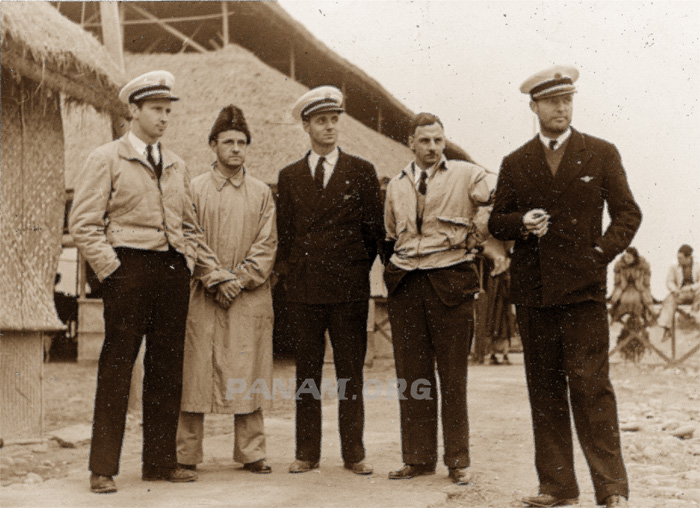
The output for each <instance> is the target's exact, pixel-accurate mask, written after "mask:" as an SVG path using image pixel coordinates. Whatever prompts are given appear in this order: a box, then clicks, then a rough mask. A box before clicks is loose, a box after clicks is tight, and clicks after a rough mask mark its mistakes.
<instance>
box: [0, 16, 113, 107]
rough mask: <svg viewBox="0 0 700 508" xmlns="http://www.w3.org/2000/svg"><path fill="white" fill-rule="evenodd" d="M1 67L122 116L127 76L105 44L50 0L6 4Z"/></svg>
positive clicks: (70, 98)
mask: <svg viewBox="0 0 700 508" xmlns="http://www.w3.org/2000/svg"><path fill="white" fill-rule="evenodd" d="M1 10H2V66H3V67H5V68H6V69H7V70H9V72H10V73H12V74H13V75H14V76H15V78H16V79H20V78H21V77H26V78H29V79H31V80H33V81H35V82H37V83H40V84H41V86H44V87H46V88H48V89H49V90H52V91H55V92H61V93H63V94H65V96H66V98H67V99H68V100H69V101H77V102H81V103H86V104H90V105H92V106H93V107H95V109H97V110H99V111H103V112H110V113H116V114H124V113H125V111H126V109H125V107H124V105H123V104H121V103H120V102H119V101H118V100H117V92H118V90H119V88H120V86H121V85H123V83H124V76H123V75H122V73H121V71H120V70H119V68H118V67H117V66H116V65H115V64H114V63H113V61H112V59H111V58H110V57H109V55H108V53H107V51H106V50H105V48H104V47H103V46H102V45H101V44H100V43H99V42H98V41H97V40H96V39H95V38H94V37H93V36H92V35H91V34H89V33H87V32H85V31H84V30H83V29H82V28H80V27H79V26H78V25H76V24H75V23H73V22H72V21H70V20H69V19H68V18H65V17H64V16H62V15H61V14H60V13H59V12H58V11H57V10H56V9H55V8H54V7H52V6H51V4H49V3H46V2H2V7H1Z"/></svg>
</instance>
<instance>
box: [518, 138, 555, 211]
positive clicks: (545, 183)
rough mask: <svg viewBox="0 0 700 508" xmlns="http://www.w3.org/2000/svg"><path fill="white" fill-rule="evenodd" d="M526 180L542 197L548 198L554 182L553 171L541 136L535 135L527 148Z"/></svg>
mask: <svg viewBox="0 0 700 508" xmlns="http://www.w3.org/2000/svg"><path fill="white" fill-rule="evenodd" d="M524 170H525V182H526V183H527V184H529V185H531V186H532V187H533V188H534V189H535V190H536V191H537V192H538V193H539V194H540V196H541V197H542V198H547V196H548V195H549V192H550V189H551V187H552V183H553V177H552V172H551V171H550V169H549V166H548V165H547V159H546V158H545V156H544V148H542V142H541V141H540V138H539V136H535V137H534V138H533V139H532V140H531V141H530V142H529V143H528V144H527V145H526V150H525V164H524Z"/></svg>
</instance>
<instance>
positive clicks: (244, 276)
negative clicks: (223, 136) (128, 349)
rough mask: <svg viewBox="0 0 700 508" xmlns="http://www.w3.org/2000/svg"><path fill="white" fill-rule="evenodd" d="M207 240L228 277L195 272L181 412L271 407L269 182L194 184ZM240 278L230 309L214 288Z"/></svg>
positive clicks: (272, 223)
mask: <svg viewBox="0 0 700 508" xmlns="http://www.w3.org/2000/svg"><path fill="white" fill-rule="evenodd" d="M192 188H193V194H194V203H195V207H196V210H197V216H198V219H199V223H200V225H201V226H202V228H203V229H204V233H205V240H206V243H207V244H208V245H209V247H210V248H211V249H212V250H213V251H214V253H215V254H216V255H217V258H218V260H219V263H220V265H221V266H222V267H224V268H226V269H228V274H229V276H226V277H221V272H222V271H221V270H219V271H217V272H215V273H214V274H212V275H204V274H202V275H200V274H199V273H198V272H196V271H195V277H194V278H193V281H192V288H191V296H190V309H189V315H188V318H187V336H186V339H185V359H184V369H183V387H182V411H189V412H196V413H239V414H245V413H251V412H253V411H255V410H256V409H258V408H266V407H269V403H270V396H269V395H268V392H270V391H271V390H272V324H273V313H272V297H271V291H270V280H269V278H270V273H271V271H272V266H273V264H274V261H275V254H276V250H277V226H276V217H275V205H274V201H273V198H272V193H271V191H270V189H269V187H268V186H267V185H266V184H264V183H263V182H261V181H259V180H256V179H255V178H253V177H251V176H250V175H247V174H246V173H245V170H241V171H239V173H237V174H236V175H235V176H233V177H231V178H230V179H226V178H224V177H223V176H222V175H221V174H220V173H219V172H218V171H216V170H215V169H214V168H212V170H211V171H209V172H208V173H205V174H203V175H200V176H199V177H197V178H195V179H194V180H193V181H192ZM227 279H235V280H237V281H238V282H239V283H240V285H241V286H242V287H243V288H244V289H243V290H242V291H241V292H240V294H239V295H238V296H236V298H235V299H234V300H233V303H232V304H231V306H230V307H229V308H228V309H222V308H221V307H219V306H218V305H217V303H216V301H215V299H214V296H215V295H216V292H215V289H216V288H215V285H216V284H218V283H220V282H222V281H223V280H227Z"/></svg>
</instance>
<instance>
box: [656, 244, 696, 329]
mask: <svg viewBox="0 0 700 508" xmlns="http://www.w3.org/2000/svg"><path fill="white" fill-rule="evenodd" d="M666 287H667V288H668V290H669V291H670V293H669V294H668V296H667V297H666V298H665V299H664V302H663V305H662V307H661V313H660V314H659V320H658V323H659V326H662V327H663V328H665V329H666V331H668V330H669V329H670V328H671V324H672V323H673V315H674V314H675V312H676V307H677V306H678V305H679V304H691V305H692V307H691V311H692V312H693V314H695V316H694V317H695V320H696V321H698V319H697V313H698V310H700V266H698V265H696V264H695V263H694V262H693V248H692V247H691V246H690V245H681V247H680V249H678V264H677V265H674V266H671V267H670V268H669V269H668V275H667V276H666Z"/></svg>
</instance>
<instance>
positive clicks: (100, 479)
mask: <svg viewBox="0 0 700 508" xmlns="http://www.w3.org/2000/svg"><path fill="white" fill-rule="evenodd" d="M90 490H91V491H93V492H94V493H95V494H110V493H112V492H116V491H117V486H116V484H115V483H114V480H113V479H112V477H111V476H105V475H101V474H95V473H92V474H91V475H90Z"/></svg>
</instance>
